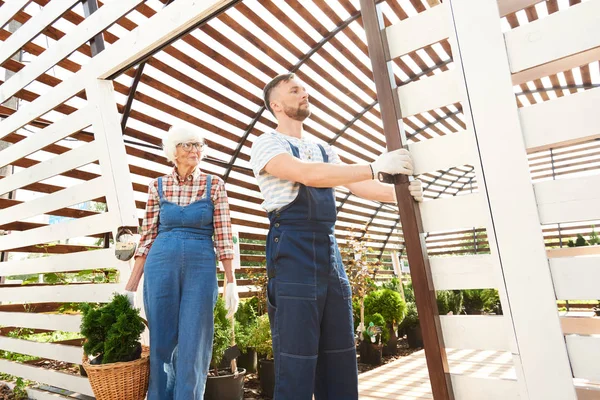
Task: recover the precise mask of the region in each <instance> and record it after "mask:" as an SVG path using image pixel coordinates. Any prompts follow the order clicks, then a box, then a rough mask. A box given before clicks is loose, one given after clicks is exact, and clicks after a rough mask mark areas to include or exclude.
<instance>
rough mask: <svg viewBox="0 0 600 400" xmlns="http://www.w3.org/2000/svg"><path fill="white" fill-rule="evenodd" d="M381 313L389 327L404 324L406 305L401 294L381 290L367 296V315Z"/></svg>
mask: <svg viewBox="0 0 600 400" xmlns="http://www.w3.org/2000/svg"><path fill="white" fill-rule="evenodd" d="M375 313H379V314H381V315H382V316H383V318H384V319H385V322H386V323H387V324H388V326H393V325H396V324H399V323H401V322H402V319H403V318H404V314H405V313H406V303H405V302H404V300H402V297H401V296H400V293H398V292H395V291H393V290H390V289H380V290H377V291H375V292H372V293H371V294H369V295H368V296H365V315H373V314H375Z"/></svg>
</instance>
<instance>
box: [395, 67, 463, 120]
mask: <svg viewBox="0 0 600 400" xmlns="http://www.w3.org/2000/svg"><path fill="white" fill-rule="evenodd" d="M459 79H460V78H459V75H458V74H457V72H456V70H449V71H446V72H442V73H441V74H437V75H434V76H432V77H429V78H426V79H425V78H424V79H421V80H419V81H417V82H413V83H409V84H407V85H404V86H400V87H399V88H398V99H399V101H400V108H401V109H402V117H403V118H406V117H410V116H411V115H416V114H420V113H422V112H424V111H429V110H433V109H435V108H439V107H442V106H446V105H448V104H454V103H456V102H459V101H462V92H461V89H460V80H459Z"/></svg>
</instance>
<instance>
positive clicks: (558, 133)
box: [519, 88, 600, 152]
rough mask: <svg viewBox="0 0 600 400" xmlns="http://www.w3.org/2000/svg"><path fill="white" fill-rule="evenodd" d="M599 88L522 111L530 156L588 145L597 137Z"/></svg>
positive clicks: (598, 134) (522, 122)
mask: <svg viewBox="0 0 600 400" xmlns="http://www.w3.org/2000/svg"><path fill="white" fill-rule="evenodd" d="M599 108H600V88H597V89H590V90H586V91H585V92H581V93H577V94H575V95H572V96H565V97H561V98H558V99H555V100H552V101H548V102H544V103H541V104H536V105H534V106H531V107H525V108H521V109H520V110H519V113H520V115H521V125H522V128H523V136H524V138H525V143H526V147H527V150H528V151H529V152H535V151H542V150H547V149H549V148H552V147H556V146H557V145H560V146H568V145H573V144H576V143H580V142H587V141H589V140H591V139H595V138H598V137H600V132H599V131H598V126H600V115H599V114H598V113H597V112H596V110H597V109H599Z"/></svg>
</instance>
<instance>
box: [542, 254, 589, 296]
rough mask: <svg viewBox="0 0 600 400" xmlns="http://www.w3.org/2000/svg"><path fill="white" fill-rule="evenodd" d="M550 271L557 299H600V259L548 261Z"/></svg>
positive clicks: (576, 258)
mask: <svg viewBox="0 0 600 400" xmlns="http://www.w3.org/2000/svg"><path fill="white" fill-rule="evenodd" d="M550 270H551V271H552V281H553V282H554V291H555V293H556V298H557V299H560V300H596V299H600V285H598V282H600V257H568V258H554V259H550Z"/></svg>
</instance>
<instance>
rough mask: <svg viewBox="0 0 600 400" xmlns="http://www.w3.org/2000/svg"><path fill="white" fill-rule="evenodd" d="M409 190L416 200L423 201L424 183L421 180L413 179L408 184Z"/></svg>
mask: <svg viewBox="0 0 600 400" xmlns="http://www.w3.org/2000/svg"><path fill="white" fill-rule="evenodd" d="M408 191H409V192H410V195H411V196H412V197H413V198H414V199H415V201H418V202H419V203H421V202H422V201H423V184H422V183H421V181H420V180H418V179H415V180H414V181H411V182H410V183H409V184H408ZM394 193H395V192H394Z"/></svg>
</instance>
